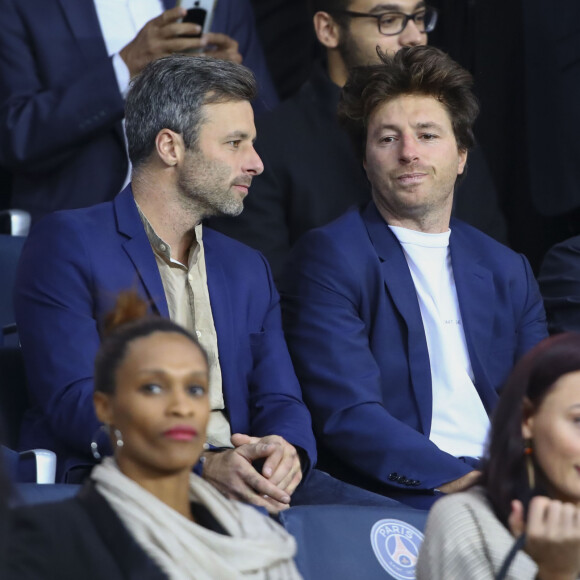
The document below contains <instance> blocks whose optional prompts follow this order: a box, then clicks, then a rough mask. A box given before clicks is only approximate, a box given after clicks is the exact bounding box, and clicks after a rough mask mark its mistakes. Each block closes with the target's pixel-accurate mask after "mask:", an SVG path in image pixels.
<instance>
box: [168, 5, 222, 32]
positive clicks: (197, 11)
mask: <svg viewBox="0 0 580 580" xmlns="http://www.w3.org/2000/svg"><path fill="white" fill-rule="evenodd" d="M216 2H217V0H177V6H182V7H183V8H186V9H187V14H186V15H185V17H184V18H183V22H193V23H194V24H199V26H201V33H200V34H199V35H198V36H201V35H202V34H206V33H207V32H209V29H210V27H211V23H212V20H213V13H214V10H215V5H216Z"/></svg>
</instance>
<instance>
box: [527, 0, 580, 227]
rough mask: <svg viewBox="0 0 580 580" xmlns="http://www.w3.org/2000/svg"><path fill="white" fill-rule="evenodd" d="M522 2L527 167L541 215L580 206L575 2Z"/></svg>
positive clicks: (579, 44)
mask: <svg viewBox="0 0 580 580" xmlns="http://www.w3.org/2000/svg"><path fill="white" fill-rule="evenodd" d="M521 4H522V13H523V31H524V48H525V70H524V72H525V94H526V110H525V112H526V128H527V136H526V137H527V139H526V144H527V151H528V168H527V169H528V171H529V176H530V181H529V183H530V187H531V194H532V200H533V202H534V205H535V207H536V208H537V210H538V211H539V212H540V213H541V214H542V215H547V216H554V215H557V214H562V213H564V212H568V211H570V210H573V209H577V208H580V163H579V162H578V160H579V159H580V142H579V140H578V132H579V131H580V107H578V103H579V102H580V26H579V25H578V23H579V22H580V2H578V1H577V0H560V1H559V2H558V3H557V4H555V5H554V7H553V9H551V10H546V4H545V3H544V2H543V1H541V0H525V1H524V2H522V3H521Z"/></svg>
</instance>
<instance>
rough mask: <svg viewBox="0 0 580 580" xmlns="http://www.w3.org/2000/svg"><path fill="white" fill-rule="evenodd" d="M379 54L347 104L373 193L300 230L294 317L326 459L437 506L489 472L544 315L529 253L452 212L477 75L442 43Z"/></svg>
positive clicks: (352, 87) (292, 268)
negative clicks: (522, 360) (510, 396)
mask: <svg viewBox="0 0 580 580" xmlns="http://www.w3.org/2000/svg"><path fill="white" fill-rule="evenodd" d="M379 56H380V61H381V62H380V63H379V64H374V65H369V66H365V67H360V68H356V69H354V70H353V71H352V73H351V75H350V76H349V79H348V81H347V83H346V85H345V87H344V89H343V92H342V95H341V100H340V103H339V117H340V119H341V121H342V122H343V123H344V125H345V127H346V128H347V130H348V132H349V134H350V136H351V138H352V139H353V142H354V143H355V145H356V148H357V151H358V153H359V156H360V158H361V160H362V164H363V166H364V168H365V171H366V174H367V177H368V179H369V182H370V184H371V197H372V201H371V202H370V203H369V204H368V205H367V206H366V207H363V208H362V209H360V208H354V209H352V210H350V211H349V212H347V213H346V214H344V215H343V216H342V217H341V218H339V219H338V220H336V221H335V222H332V223H331V224H329V225H327V226H325V227H322V228H319V229H316V230H313V231H312V232H310V233H308V234H306V235H305V236H304V237H303V238H302V239H301V240H300V241H299V242H298V243H297V245H296V246H295V248H294V250H293V252H292V253H291V257H290V261H289V266H288V268H287V271H286V276H285V278H284V280H283V284H282V295H283V309H284V320H285V329H286V333H287V339H288V342H289V347H290V351H291V354H292V356H293V360H294V364H295V368H296V372H297V375H298V378H299V380H300V382H301V386H302V391H303V395H304V399H305V401H306V403H307V405H308V406H309V408H310V410H311V413H312V417H313V422H314V427H315V434H316V435H317V437H318V443H319V451H320V454H321V455H322V465H323V466H324V467H326V468H327V469H328V470H329V471H330V472H331V473H333V474H334V475H336V476H338V477H341V478H343V479H347V480H349V481H350V482H353V483H356V484H358V485H360V486H362V487H366V488H367V489H372V490H373V491H378V492H380V493H383V494H385V495H389V496H392V497H396V498H397V499H401V500H403V501H407V502H409V503H411V504H415V505H420V506H423V507H424V506H426V505H429V504H430V503H431V502H432V501H433V499H434V498H435V497H436V495H437V493H438V492H444V493H450V492H454V491H459V490H461V489H464V488H465V487H467V486H469V485H470V484H471V483H472V482H473V481H474V480H475V479H476V478H477V476H478V471H477V465H478V461H479V457H480V456H481V455H482V453H483V447H484V443H485V438H486V434H487V429H488V425H489V418H488V416H489V413H491V411H492V410H493V407H494V406H495V403H496V401H497V398H498V391H499V390H500V388H501V386H502V384H503V382H504V380H505V378H506V377H507V375H508V373H509V372H510V370H511V368H512V366H513V364H514V362H515V361H516V360H517V359H518V358H519V357H520V356H521V355H522V354H523V353H524V352H526V351H527V350H528V349H529V348H531V347H532V346H533V345H535V344H536V343H537V342H538V341H539V340H541V339H542V338H543V337H544V336H546V324H545V315H544V310H543V306H542V301H541V297H540V295H539V292H538V288H537V284H536V281H535V280H534V278H533V275H532V273H531V270H530V266H529V264H528V262H527V260H526V259H525V258H524V257H523V256H521V255H518V254H516V253H514V252H513V251H511V250H510V249H508V248H506V247H505V246H502V245H501V244H499V243H498V242H496V241H495V240H493V239H491V238H489V237H488V236H486V235H485V234H483V233H481V232H479V231H477V230H476V229H474V228H472V227H471V226H468V225H467V224H465V223H463V222H461V221H459V220H456V219H451V210H452V207H453V195H454V190H455V184H456V181H457V179H458V178H459V177H460V176H461V174H462V173H463V172H464V170H465V165H466V162H467V156H468V150H469V148H470V147H471V146H472V145H473V134H472V126H473V122H474V121H475V118H476V116H477V112H478V107H477V102H476V100H475V98H474V96H473V94H472V92H471V75H470V74H469V73H468V72H467V71H466V70H464V69H463V68H461V67H460V66H459V65H458V64H457V63H455V62H454V61H453V60H452V59H451V58H449V57H448V56H447V55H445V54H444V53H443V52H441V51H439V50H438V49H436V48H433V47H428V46H416V47H408V48H403V49H401V50H400V51H399V52H397V53H396V54H394V55H392V54H383V53H379Z"/></svg>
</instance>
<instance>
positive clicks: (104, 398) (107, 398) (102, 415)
mask: <svg viewBox="0 0 580 580" xmlns="http://www.w3.org/2000/svg"><path fill="white" fill-rule="evenodd" d="M93 404H94V406H95V413H96V414H97V418H98V419H99V421H100V422H101V423H105V425H111V424H113V409H112V406H111V395H107V394H106V393H101V392H100V391H95V392H94V393H93Z"/></svg>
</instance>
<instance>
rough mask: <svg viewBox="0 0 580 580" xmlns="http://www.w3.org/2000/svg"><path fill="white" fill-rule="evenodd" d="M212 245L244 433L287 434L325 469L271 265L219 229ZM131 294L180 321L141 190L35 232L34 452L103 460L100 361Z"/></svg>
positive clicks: (27, 327)
mask: <svg viewBox="0 0 580 580" xmlns="http://www.w3.org/2000/svg"><path fill="white" fill-rule="evenodd" d="M204 247H205V255H206V269H207V279H208V287H209V295H210V301H211V307H212V313H213V318H214V323H215V327H216V332H217V337H218V351H219V358H220V365H221V370H222V378H223V391H224V399H225V405H226V413H227V416H228V418H229V420H230V424H231V428H232V432H233V433H236V432H240V433H247V434H249V435H254V436H265V435H271V434H277V435H281V436H282V437H284V438H285V439H286V440H287V441H289V442H290V443H292V444H293V445H296V446H298V447H301V448H302V449H304V450H305V451H306V452H307V454H308V458H309V459H310V465H313V464H314V463H315V460H316V450H315V443H314V436H313V433H312V427H311V419H310V414H309V412H308V409H307V408H306V406H305V405H304V403H303V402H302V398H301V393H300V387H299V385H298V381H297V379H296V375H295V373H294V370H293V367H292V362H291V360H290V356H289V354H288V349H287V346H286V342H285V339H284V334H283V332H282V326H281V320H280V306H279V297H278V293H277V291H276V288H275V286H274V283H273V281H272V276H271V273H270V269H269V267H268V265H267V262H266V260H265V258H264V257H263V256H262V255H261V254H260V253H258V252H257V251H256V250H252V249H251V248H249V247H247V246H244V245H243V244H241V243H239V242H237V241H235V240H232V239H230V238H227V237H226V236H224V235H222V234H220V233H218V232H214V231H212V230H209V229H204ZM128 288H135V289H137V290H138V292H139V293H140V294H141V295H142V296H143V297H144V298H146V299H147V300H149V301H151V303H152V305H153V306H152V310H153V311H155V312H157V313H159V314H161V315H162V316H169V312H168V308H167V302H166V299H165V293H164V290H163V285H162V282H161V276H160V274H159V269H158V266H157V264H156V262H155V255H154V253H153V250H152V249H151V245H150V243H149V240H148V238H147V235H146V233H145V229H144V228H143V225H142V223H141V219H140V217H139V213H138V211H137V206H136V204H135V201H134V199H133V195H132V192H131V188H130V187H128V188H126V189H125V190H123V191H122V192H121V193H120V194H119V195H118V196H117V197H116V198H115V199H114V200H113V201H112V202H106V203H103V204H100V205H97V206H94V207H90V208H85V209H78V210H68V211H61V212H55V213H54V214H51V215H50V216H47V217H46V218H44V219H42V220H40V221H39V223H38V224H37V225H36V226H34V227H33V228H32V231H31V233H30V235H29V237H28V240H27V242H26V243H25V245H24V249H23V253H22V258H21V261H20V266H19V270H18V273H17V279H16V290H15V311H16V321H17V324H18V329H19V335H20V339H21V342H22V351H23V355H24V361H25V364H26V371H27V378H28V384H29V393H30V397H31V399H32V401H31V402H32V405H33V408H32V409H30V410H29V412H28V414H27V416H26V417H25V422H24V425H23V428H22V437H21V445H22V447H25V448H27V449H29V448H31V447H32V448H33V447H45V448H49V449H53V450H54V451H55V452H56V453H57V454H58V455H59V458H60V459H63V458H68V459H69V461H68V463H67V464H66V468H68V467H70V466H71V465H74V464H77V463H79V462H80V461H81V460H82V461H83V462H86V461H91V460H92V458H91V457H90V454H89V452H90V447H89V445H90V441H91V437H92V436H93V435H94V432H95V430H96V429H97V428H98V422H97V418H96V416H95V412H94V409H93V403H92V394H93V380H92V377H93V363H94V359H95V354H96V352H97V350H98V348H99V344H100V342H101V332H102V322H103V318H104V316H105V314H106V313H107V312H108V311H110V310H111V308H112V307H113V305H114V301H115V298H116V296H117V294H118V293H119V291H121V290H125V289H128ZM71 456H76V457H72V458H71ZM79 456H81V457H79ZM61 463H62V462H61ZM63 469H64V468H63Z"/></svg>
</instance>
